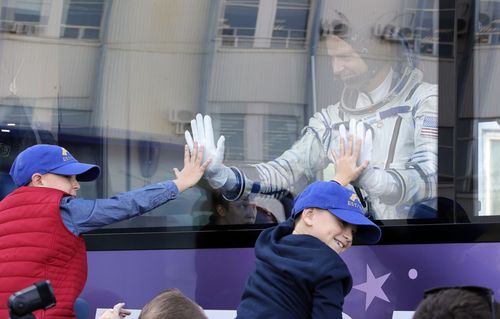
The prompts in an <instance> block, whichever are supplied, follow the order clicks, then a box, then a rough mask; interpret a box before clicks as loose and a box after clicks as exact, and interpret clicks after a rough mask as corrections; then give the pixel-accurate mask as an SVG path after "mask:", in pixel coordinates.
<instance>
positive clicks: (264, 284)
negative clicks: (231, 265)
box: [236, 136, 381, 319]
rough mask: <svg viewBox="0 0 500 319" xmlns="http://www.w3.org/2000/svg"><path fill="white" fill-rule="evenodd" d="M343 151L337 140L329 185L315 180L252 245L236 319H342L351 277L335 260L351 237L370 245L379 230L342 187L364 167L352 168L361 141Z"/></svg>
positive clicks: (357, 201)
mask: <svg viewBox="0 0 500 319" xmlns="http://www.w3.org/2000/svg"><path fill="white" fill-rule="evenodd" d="M352 141H353V138H352V136H351V137H350V138H349V142H348V145H349V146H348V147H346V149H345V152H344V146H343V142H342V140H341V147H340V154H339V155H336V154H335V152H334V154H333V156H334V158H335V160H336V169H337V170H336V174H335V178H334V180H332V181H316V182H314V183H312V184H310V185H309V186H307V187H306V188H305V189H304V191H303V192H302V193H301V194H299V196H298V197H297V199H296V201H295V203H294V206H293V209H292V216H291V217H290V218H289V219H288V220H287V221H285V222H283V223H281V224H278V225H277V226H274V227H272V228H268V229H266V230H264V231H263V232H262V233H261V234H260V236H259V238H258V239H257V242H256V244H255V254H256V258H257V260H256V268H255V271H254V272H253V273H252V274H251V275H250V276H249V278H248V280H247V283H246V286H245V290H244V292H243V295H242V297H241V302H240V304H239V306H238V309H237V317H236V318H237V319H247V318H248V319H250V318H251V319H253V318H283V319H284V318H287V319H289V318H325V319H326V318H328V319H340V318H342V307H343V303H344V297H345V296H346V295H347V294H348V293H349V292H350V290H351V288H352V277H351V274H350V272H349V270H348V268H347V266H346V264H345V263H344V261H343V260H342V259H341V257H340V256H339V254H340V253H342V252H344V251H345V250H347V249H348V248H350V247H351V245H352V242H353V237H354V236H355V237H356V239H357V240H359V242H363V243H367V244H374V243H376V242H378V241H379V239H380V236H381V230H380V228H379V227H378V226H377V225H375V224H374V223H373V222H372V221H371V220H370V219H368V218H367V217H366V216H365V214H364V211H363V208H362V206H361V203H360V201H359V199H358V198H357V196H356V194H355V193H354V192H353V191H351V190H349V189H348V188H346V187H344V186H343V185H347V184H348V183H349V182H350V181H351V180H353V179H355V178H357V177H358V176H359V174H361V172H362V171H363V169H364V168H366V166H367V165H368V163H367V162H363V163H362V165H361V166H357V164H356V160H357V158H358V156H359V151H360V148H361V141H358V142H357V143H356V146H355V147H354V148H353V147H352V144H353V143H352Z"/></svg>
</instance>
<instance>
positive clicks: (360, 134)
mask: <svg viewBox="0 0 500 319" xmlns="http://www.w3.org/2000/svg"><path fill="white" fill-rule="evenodd" d="M364 137H365V124H363V122H362V121H359V122H358V124H357V125H356V139H357V140H363V138H364ZM355 142H356V141H355Z"/></svg>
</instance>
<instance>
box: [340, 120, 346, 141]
mask: <svg viewBox="0 0 500 319" xmlns="http://www.w3.org/2000/svg"><path fill="white" fill-rule="evenodd" d="M339 134H340V137H341V138H342V139H343V140H344V145H347V131H346V129H345V126H344V124H340V126H339Z"/></svg>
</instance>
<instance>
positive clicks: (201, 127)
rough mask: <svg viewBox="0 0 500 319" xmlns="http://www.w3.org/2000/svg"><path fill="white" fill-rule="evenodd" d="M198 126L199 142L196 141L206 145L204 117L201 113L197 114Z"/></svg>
mask: <svg viewBox="0 0 500 319" xmlns="http://www.w3.org/2000/svg"><path fill="white" fill-rule="evenodd" d="M196 126H197V128H198V140H195V141H196V142H198V143H199V144H202V145H205V144H206V140H205V126H204V125H203V116H202V115H201V114H200V113H198V114H196Z"/></svg>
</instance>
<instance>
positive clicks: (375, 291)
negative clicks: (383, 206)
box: [353, 265, 391, 310]
mask: <svg viewBox="0 0 500 319" xmlns="http://www.w3.org/2000/svg"><path fill="white" fill-rule="evenodd" d="M390 275H391V273H388V274H385V275H383V276H381V277H378V278H375V276H373V273H372V270H371V269H370V266H368V265H366V282H365V283H362V284H359V285H356V286H354V287H353V288H354V289H357V290H361V291H364V292H365V293H366V303H365V310H366V309H368V307H369V306H370V304H371V303H372V301H373V299H374V298H375V297H377V298H380V299H382V300H385V301H387V302H390V301H389V298H387V296H386V294H385V292H384V291H383V290H382V285H383V284H384V282H385V281H386V280H387V278H389V276H390Z"/></svg>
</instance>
